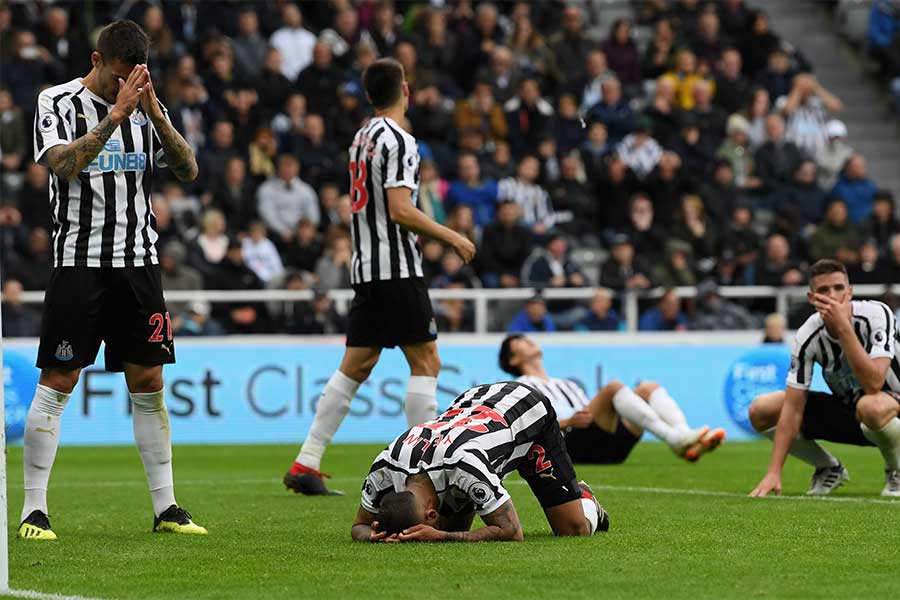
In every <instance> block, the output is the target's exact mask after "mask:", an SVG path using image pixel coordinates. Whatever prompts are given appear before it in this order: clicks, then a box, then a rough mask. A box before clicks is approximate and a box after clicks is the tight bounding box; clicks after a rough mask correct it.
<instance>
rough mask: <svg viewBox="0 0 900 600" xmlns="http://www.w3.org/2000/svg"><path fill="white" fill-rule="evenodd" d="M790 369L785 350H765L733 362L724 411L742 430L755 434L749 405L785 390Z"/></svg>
mask: <svg viewBox="0 0 900 600" xmlns="http://www.w3.org/2000/svg"><path fill="white" fill-rule="evenodd" d="M790 365H791V355H790V351H789V350H788V348H787V347H786V346H781V345H774V344H773V345H771V346H763V347H761V348H757V349H754V350H751V351H750V352H747V353H746V354H744V355H743V356H741V357H740V358H739V359H737V360H736V361H734V363H733V364H732V365H731V367H730V368H729V369H728V376H727V377H726V378H725V390H724V396H725V408H726V409H728V414H729V415H730V416H731V419H732V420H733V421H734V422H735V423H737V424H738V425H739V426H740V427H741V429H743V430H745V431H747V432H750V433H755V430H754V429H753V426H752V425H751V424H750V415H749V410H750V403H751V402H753V399H754V398H755V397H757V396H758V395H760V394H765V393H768V392H775V391H778V390H783V389H784V386H785V381H786V380H787V375H788V370H789V369H790Z"/></svg>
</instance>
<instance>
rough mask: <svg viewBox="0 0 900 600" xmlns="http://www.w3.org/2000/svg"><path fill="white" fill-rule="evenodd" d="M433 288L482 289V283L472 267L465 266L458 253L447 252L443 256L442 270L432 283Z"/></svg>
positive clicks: (433, 278)
mask: <svg viewBox="0 0 900 600" xmlns="http://www.w3.org/2000/svg"><path fill="white" fill-rule="evenodd" d="M429 285H430V286H431V287H433V288H466V289H471V288H480V287H481V281H479V280H478V276H477V275H475V271H473V270H472V267H471V266H470V265H467V264H465V263H464V262H463V261H462V259H461V258H460V257H459V255H458V254H456V252H453V251H451V250H445V251H444V254H443V256H441V270H440V272H439V273H437V274H435V275H434V276H433V277H432V279H431V283H430V284H429Z"/></svg>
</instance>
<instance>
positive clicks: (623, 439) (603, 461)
mask: <svg viewBox="0 0 900 600" xmlns="http://www.w3.org/2000/svg"><path fill="white" fill-rule="evenodd" d="M565 437H566V448H568V450H569V456H570V457H571V458H572V462H573V463H575V464H578V463H585V464H593V465H617V464H620V463H622V462H624V461H625V459H626V458H628V455H629V454H631V449H632V448H634V446H635V444H637V443H638V441H640V439H641V437H640V436H638V435H634V434H633V433H631V432H630V431H629V430H628V428H627V427H625V424H624V423H622V419H619V424H618V426H617V427H616V431H615V432H614V433H610V432H608V431H606V430H605V429H602V428H601V427H598V426H597V424H596V423H591V424H590V426H589V427H585V428H584V429H574V428H573V429H569V430H568V431H566V434H565Z"/></svg>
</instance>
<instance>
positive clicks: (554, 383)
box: [500, 334, 725, 464]
mask: <svg viewBox="0 0 900 600" xmlns="http://www.w3.org/2000/svg"><path fill="white" fill-rule="evenodd" d="M543 356H544V353H543V350H541V347H540V345H538V343H537V342H535V341H534V340H533V339H531V338H529V337H526V336H523V335H519V334H515V335H510V336H507V338H506V339H505V340H503V344H502V345H501V346H500V368H501V369H503V370H504V371H506V372H507V373H509V374H510V375H515V376H516V377H518V381H521V382H522V383H525V384H527V385H530V386H532V387H534V388H536V389H538V390H540V391H541V392H542V393H543V394H544V395H545V396H546V397H547V398H548V399H549V400H550V402H551V403H552V404H553V408H554V409H556V414H557V416H558V417H560V419H559V427H560V429H562V430H563V432H564V435H565V438H566V448H567V449H568V452H569V456H570V457H571V458H572V462H574V463H588V464H619V463H622V462H624V461H625V459H626V458H628V455H629V454H630V453H631V449H632V448H634V446H635V444H637V443H638V441H639V440H640V439H641V435H642V434H643V432H644V430H646V431H649V432H650V433H652V434H653V435H655V436H656V437H657V438H659V439H660V440H662V441H664V442H666V443H667V444H668V445H669V447H670V448H671V449H672V451H673V452H674V453H675V454H676V455H678V456H680V457H681V458H683V459H685V460H687V461H689V462H695V461H697V460H699V458H700V457H701V456H702V455H703V454H705V453H706V452H710V451H712V450H715V449H716V448H718V447H719V446H720V445H721V444H722V442H724V441H725V430H724V429H710V428H709V427H708V426H703V427H699V428H696V429H692V428H690V427H689V426H688V424H687V419H686V418H685V416H684V413H683V412H682V411H681V408H680V407H679V406H678V404H677V403H676V402H675V400H674V399H673V398H672V397H671V396H670V395H669V393H668V392H667V391H666V389H665V388H663V387H662V386H660V385H659V384H658V383H655V382H653V381H643V382H641V383H640V384H638V386H637V387H635V389H634V390H632V389H631V388H629V387H628V386H626V385H624V384H623V383H621V382H619V381H611V382H610V383H608V384H606V385H605V386H603V388H601V389H600V391H599V392H597V394H596V395H595V396H594V398H593V399H592V400H588V397H587V395H586V394H585V391H584V389H583V388H582V387H581V384H580V383H579V382H577V381H575V380H573V379H561V378H558V377H550V376H549V375H547V371H546V370H545V369H544V363H543Z"/></svg>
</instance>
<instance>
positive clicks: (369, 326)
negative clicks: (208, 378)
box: [283, 59, 475, 495]
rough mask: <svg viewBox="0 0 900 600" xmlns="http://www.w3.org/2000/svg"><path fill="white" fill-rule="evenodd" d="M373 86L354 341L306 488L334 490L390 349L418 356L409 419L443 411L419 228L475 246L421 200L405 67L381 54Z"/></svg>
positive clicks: (324, 410)
mask: <svg viewBox="0 0 900 600" xmlns="http://www.w3.org/2000/svg"><path fill="white" fill-rule="evenodd" d="M363 87H364V88H365V90H366V95H367V96H368V98H369V101H370V102H371V103H372V106H374V107H375V117H374V118H373V119H372V120H371V121H369V123H368V124H367V125H365V126H364V127H363V128H362V129H360V130H359V131H358V132H357V133H356V136H355V137H354V138H353V144H352V145H351V146H350V187H351V190H350V198H351V202H352V210H353V221H352V226H351V230H350V232H351V238H352V241H353V256H352V257H351V268H350V274H351V275H350V280H351V283H352V285H353V290H354V292H355V296H354V298H353V303H352V304H351V306H350V315H349V324H348V328H347V348H346V350H345V352H344V358H343V360H342V361H341V365H340V367H339V368H338V370H337V371H335V372H334V374H333V375H332V376H331V379H329V381H328V383H327V384H326V386H325V389H324V390H323V392H322V396H321V398H320V399H319V402H318V405H317V406H316V416H315V418H314V419H313V424H312V426H311V427H310V430H309V433H308V434H307V436H306V440H305V441H304V442H303V447H302V449H301V450H300V454H298V455H297V458H296V460H295V461H294V464H293V465H292V466H291V469H290V471H288V473H287V474H286V475H285V476H284V480H283V481H284V484H285V485H286V486H287V487H288V488H289V489H292V490H294V491H295V492H298V493H303V494H308V495H325V494H331V493H332V492H331V491H329V490H328V488H327V487H326V486H325V484H324V482H323V481H322V477H323V475H322V473H320V472H319V465H320V463H321V461H322V455H323V454H324V453H325V448H326V446H327V445H328V444H329V442H331V438H332V437H333V436H334V434H335V432H336V431H337V429H338V427H340V424H341V421H343V419H344V417H345V416H346V415H347V412H348V411H349V410H350V402H351V400H352V399H353V396H354V395H355V394H356V390H357V389H358V388H359V386H360V385H361V384H362V382H363V381H365V380H366V379H367V378H368V377H369V373H370V372H371V371H372V369H373V368H374V367H375V364H376V363H377V362H378V358H379V356H381V350H382V348H393V347H395V346H400V348H401V349H402V350H403V354H404V355H405V356H406V361H407V363H409V369H410V378H409V383H408V384H407V388H406V399H405V405H404V408H405V411H406V419H407V423H408V424H410V425H415V424H416V423H421V422H423V421H427V420H428V419H431V418H433V417H434V415H435V414H436V412H437V399H436V394H437V376H438V371H440V367H441V360H440V357H439V356H438V351H437V344H436V342H435V340H436V339H437V325H436V323H435V320H434V313H433V312H432V308H431V300H430V299H429V297H428V289H427V286H426V285H425V280H424V279H423V272H422V257H421V254H420V252H419V248H418V247H417V245H416V234H422V235H426V236H428V237H430V238H432V239H436V240H438V241H441V242H443V243H444V244H446V245H448V246H450V247H451V248H453V250H454V251H455V252H456V253H457V254H459V256H460V257H461V258H462V259H463V261H464V262H469V261H471V260H472V258H474V256H475V246H474V244H472V242H471V241H469V240H468V239H467V238H465V237H463V236H462V235H460V234H458V233H456V232H455V231H453V230H452V229H449V228H447V227H444V226H443V225H440V224H438V223H435V222H434V221H432V220H431V219H430V218H429V217H428V216H427V215H426V214H425V213H423V212H422V211H421V210H419V209H418V185H419V151H418V149H417V145H416V139H415V138H414V137H413V136H411V135H410V134H408V133H407V132H405V131H404V130H403V129H402V128H401V127H400V125H398V123H400V122H401V121H403V120H404V113H405V112H406V109H407V107H408V104H409V86H407V84H406V77H405V74H404V72H403V67H402V66H401V65H400V63H398V62H397V61H395V60H393V59H381V60H377V61H375V62H374V63H372V64H371V65H369V66H368V67H367V68H366V70H365V72H364V73H363Z"/></svg>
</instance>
